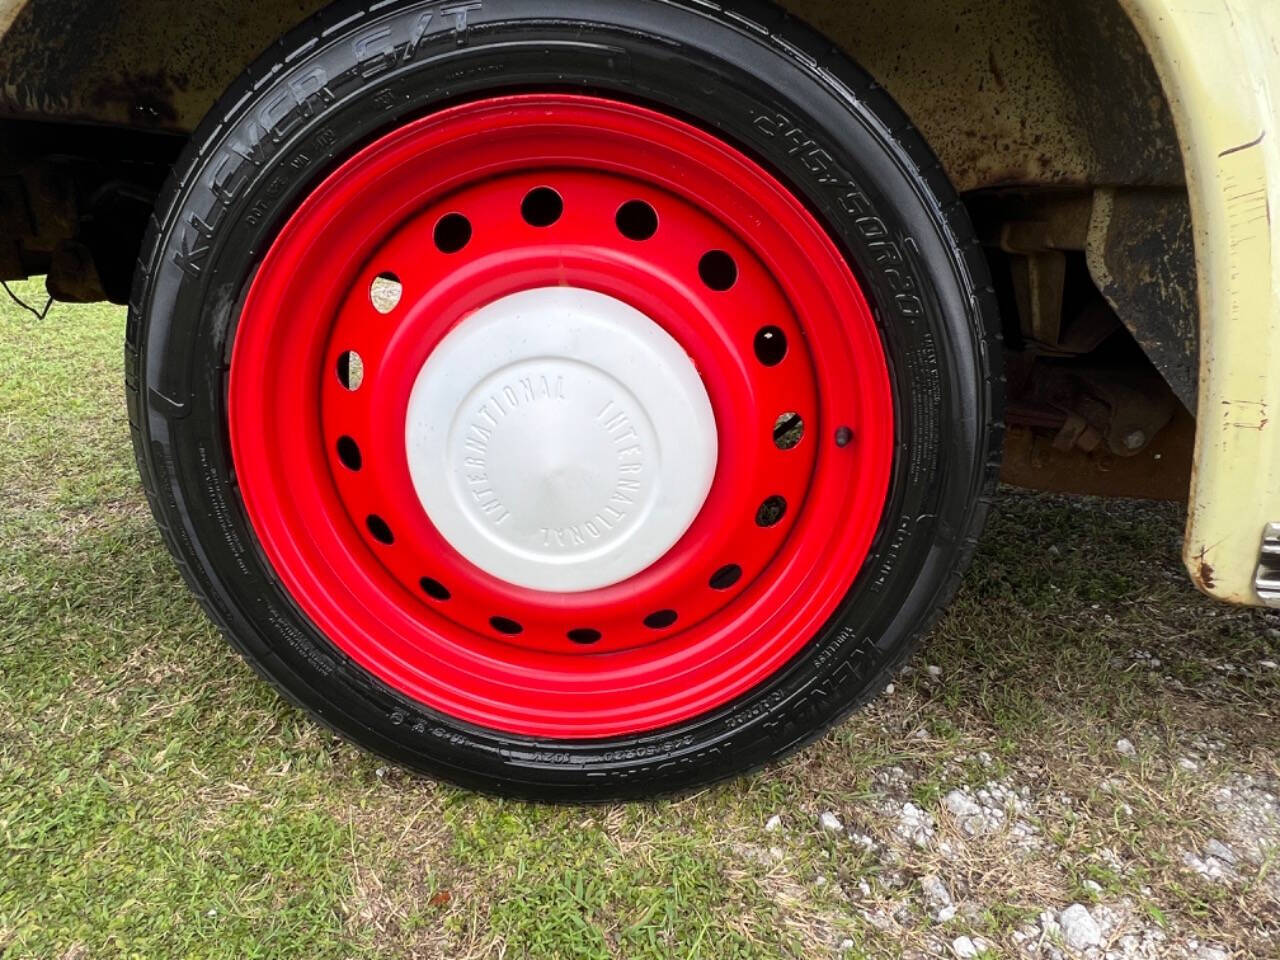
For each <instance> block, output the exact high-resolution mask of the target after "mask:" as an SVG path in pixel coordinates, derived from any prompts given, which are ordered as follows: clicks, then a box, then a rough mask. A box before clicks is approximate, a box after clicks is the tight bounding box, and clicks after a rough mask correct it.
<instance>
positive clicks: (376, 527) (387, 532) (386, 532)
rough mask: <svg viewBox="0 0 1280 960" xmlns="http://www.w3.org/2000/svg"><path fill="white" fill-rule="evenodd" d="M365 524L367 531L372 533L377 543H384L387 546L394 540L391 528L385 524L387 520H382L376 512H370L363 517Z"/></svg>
mask: <svg viewBox="0 0 1280 960" xmlns="http://www.w3.org/2000/svg"><path fill="white" fill-rule="evenodd" d="M365 526H367V527H368V528H369V533H371V534H372V535H373V539H375V540H377V541H378V542H379V543H385V544H386V545H387V546H391V544H393V543H395V542H396V538H395V534H393V533H392V532H391V528H390V527H389V526H387V521H385V520H383V519H382V518H381V517H380V516H378V515H377V514H376V513H371V514H369V516H368V517H367V518H366V519H365Z"/></svg>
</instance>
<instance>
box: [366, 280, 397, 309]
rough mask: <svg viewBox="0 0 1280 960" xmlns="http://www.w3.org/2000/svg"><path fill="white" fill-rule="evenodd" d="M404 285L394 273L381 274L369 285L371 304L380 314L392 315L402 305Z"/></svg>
mask: <svg viewBox="0 0 1280 960" xmlns="http://www.w3.org/2000/svg"><path fill="white" fill-rule="evenodd" d="M403 296H404V284H402V283H401V282H400V278H399V277H397V276H396V275H395V274H394V273H380V274H378V275H377V276H376V277H374V278H373V283H371V284H370V285H369V302H370V303H372V304H373V309H375V310H377V311H378V312H379V313H390V312H391V311H392V310H394V309H395V308H396V307H398V306H399V305H400V298H401V297H403Z"/></svg>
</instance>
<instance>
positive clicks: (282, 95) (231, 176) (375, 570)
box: [126, 0, 1002, 800]
mask: <svg viewBox="0 0 1280 960" xmlns="http://www.w3.org/2000/svg"><path fill="white" fill-rule="evenodd" d="M374 6H375V7H377V8H378V9H377V10H376V12H369V11H368V10H366V9H365V7H364V6H363V5H361V4H355V3H345V2H344V3H339V4H337V5H335V6H333V7H331V8H329V9H328V10H326V11H325V12H323V13H322V14H320V15H318V16H317V17H316V18H315V19H313V20H312V21H311V22H309V23H307V24H306V25H304V26H303V27H301V28H300V29H298V30H297V31H296V32H294V33H293V34H291V35H290V36H288V37H287V38H286V39H285V40H283V41H282V42H281V43H280V44H278V45H277V46H276V47H275V48H274V49H272V50H270V51H269V52H268V53H267V54H265V55H264V57H263V58H262V59H261V60H260V61H259V62H258V63H257V64H256V65H255V66H254V67H253V68H252V69H251V70H250V71H249V72H248V74H247V75H246V76H245V77H244V78H243V79H242V80H241V81H239V82H238V83H237V84H236V86H235V87H234V88H233V89H231V90H230V91H229V92H228V93H227V94H226V96H225V97H224V98H223V100H222V101H221V103H220V104H219V105H218V106H217V107H216V108H215V109H214V111H213V112H212V114H211V115H210V117H209V118H208V119H207V120H206V121H205V123H204V125H203V127H202V128H201V129H200V130H199V131H198V133H197V134H196V135H195V137H194V138H193V141H192V144H191V147H190V148H189V150H188V151H187V153H186V155H185V157H184V158H183V160H181V161H180V163H179V165H178V167H177V170H176V172H175V175H174V177H173V179H172V181H171V183H170V185H169V186H168V188H167V189H166V192H165V194H164V195H163V197H162V198H161V200H160V203H159V205H158V208H157V212H156V214H155V217H154V219H153V223H152V229H151V231H150V234H149V236H148V240H147V244H146V249H145V251H144V255H143V259H142V263H141V265H140V268H139V272H138V277H137V280H136V283H135V288H134V296H133V300H132V304H131V313H130V324H129V333H128V345H127V349H126V359H127V366H128V384H129V397H130V402H131V414H132V421H133V424H134V427H135V439H136V451H137V457H138V461H139V465H140V468H141V472H142V476H143V479H144V483H145V486H146V488H147V490H148V491H149V494H150V497H151V501H152V505H153V509H154V511H155V514H156V517H157V519H158V521H159V523H160V526H161V528H162V529H163V531H164V533H165V535H166V537H167V539H168V542H169V545H170V547H171V548H172V550H173V553H174V555H175V556H176V558H177V560H178V563H179V565H180V566H181V568H182V570H183V572H184V574H185V576H186V578H187V580H188V582H189V583H190V585H191V587H192V589H193V590H194V591H195V592H196V593H197V594H198V596H199V597H200V599H201V601H202V602H203V603H204V605H205V607H206V608H207V610H208V611H209V613H210V615H211V616H212V617H213V618H214V619H215V620H216V621H217V622H218V623H219V624H220V625H221V627H222V628H223V629H224V631H225V632H226V634H227V635H228V637H229V638H230V640H231V641H232V642H233V643H234V644H235V645H236V646H237V647H238V648H239V649H240V651H241V652H242V653H243V654H244V656H245V657H246V658H247V659H248V660H249V662H250V663H252V664H253V665H254V666H255V667H256V668H257V669H258V670H259V671H260V672H261V673H262V674H263V675H264V676H266V677H267V678H268V679H269V680H271V681H272V682H273V683H274V684H275V685H276V686H277V687H278V688H279V689H280V690H281V691H283V692H284V693H285V694H286V695H287V696H289V697H290V698H291V699H292V700H294V701H295V702H296V703H298V704H300V705H302V706H303V707H304V708H306V709H307V710H309V711H310V712H311V713H312V714H314V715H315V716H316V717H317V718H319V719H320V720H321V721H323V722H324V723H326V724H328V725H329V726H331V727H332V728H334V729H335V730H338V731H340V732H341V733H343V734H344V735H346V736H348V737H350V738H351V739H353V740H355V741H356V742H358V743H360V744H361V745H363V746H364V747H366V748H368V749H370V750H372V751H375V752H377V753H379V754H381V755H384V756H386V757H388V758H390V759H392V760H394V761H397V762H399V763H402V764H404V765H406V766H408V767H412V768H415V769H418V770H421V771H425V772H427V773H430V774H432V775H436V776H439V777H443V778H447V779H449V780H452V781H455V782H458V783H461V784H465V785H469V786H472V787H476V788H480V789H484V790H490V791H497V792H502V793H507V794H511V795H517V796H523V797H531V798H541V799H569V800H583V799H597V800H599V799H606V798H618V797H637V796H646V795H653V794H657V793H663V792H670V791H674V790H680V789H684V788H688V787H690V786H693V785H697V784H702V783H706V782H709V781H713V780H717V779H721V778H724V777H727V776H730V775H734V774H737V773H740V772H742V771H745V770H748V769H751V768H755V767H758V766H760V765H762V764H765V763H767V762H769V761H771V760H773V759H775V758H777V757H779V756H781V755H783V754H785V753H786V752H787V751H789V750H792V749H794V748H796V747H797V746H799V745H802V744H804V743H806V742H809V741H811V740H812V739H814V738H815V737H817V736H818V735H819V734H820V733H821V732H822V731H824V730H825V729H826V728H828V727H829V726H830V725H831V724H832V723H834V722H835V721H837V720H838V719H839V718H840V717H842V716H843V715H845V714H846V713H847V712H849V711H850V710H852V709H853V708H855V707H856V706H857V705H859V704H861V703H863V702H865V701H866V700H867V699H868V698H870V697H871V696H873V695H874V694H875V693H877V692H879V690H880V689H881V688H882V687H883V685H884V684H885V683H886V682H887V680H888V678H889V677H890V675H891V672H892V670H893V669H894V668H895V666H896V665H898V664H899V663H900V662H901V661H902V659H903V658H904V657H905V656H906V654H907V653H908V652H909V650H910V648H911V645H912V643H913V641H914V640H915V639H916V638H917V637H918V636H919V635H920V633H921V631H923V630H924V629H926V628H927V626H928V625H929V624H930V622H931V620H932V618H933V617H934V616H935V615H936V613H937V612H938V611H939V609H940V608H941V607H942V606H943V605H944V604H945V602H946V601H947V600H948V599H949V598H950V596H951V595H952V593H953V591H954V590H955V588H956V586H957V583H958V580H959V577H960V575H961V571H962V569H963V568H964V566H965V564H966V563H967V561H968V559H969V557H970V555H971V553H972V549H973V546H974V543H975V538H976V537H977V535H978V532H979V529H980V527H981V524H982V521H983V519H984V516H985V513H986V509H987V504H988V499H989V496H990V494H991V491H992V486H993V483H994V480H995V476H996V451H997V450H998V446H999V431H998V423H999V417H1000V410H999V403H1000V396H1001V385H1002V381H1001V380H1000V377H999V375H998V372H997V371H996V370H995V369H994V368H995V364H996V359H995V357H996V349H995V347H996V344H995V336H996V334H995V331H996V330H997V323H996V318H995V307H994V300H993V296H992V293H991V290H990V287H989V282H988V278H987V275H986V268H985V265H984V261H983V259H982V255H981V253H980V251H979V248H978V246H977V243H976V241H975V239H974V237H973V234H972V230H971V227H970V225H969V223H968V220H967V218H966V215H965V213H964V210H963V208H962V207H961V205H960V204H959V202H958V201H957V200H956V197H955V196H954V194H953V192H952V191H951V189H950V187H949V186H948V185H947V182H946V180H945V177H944V176H943V174H942V172H941V170H940V168H939V166H938V164H937V162H936V161H935V160H934V159H933V157H932V156H931V154H930V153H929V151H928V149H927V148H926V146H925V145H924V143H923V141H922V140H921V138H920V137H919V135H918V134H916V133H915V132H914V131H913V130H912V129H911V127H910V126H909V124H908V123H907V122H906V121H905V119H904V118H903V116H902V115H901V114H900V112H899V111H898V110H897V109H896V108H895V107H894V106H893V104H892V103H891V102H890V101H889V100H888V98H887V97H886V95H885V94H884V92H883V91H882V90H879V89H878V88H877V87H876V86H875V85H874V84H873V83H872V82H871V81H870V80H869V79H868V78H867V77H866V76H865V75H864V74H862V73H861V72H860V71H859V70H858V69H857V68H856V67H855V66H854V65H852V64H850V63H849V62H848V61H847V60H845V59H843V58H842V57H841V56H840V55H839V54H837V53H835V52H833V51H832V50H831V49H830V47H829V46H827V45H826V44H824V43H823V42H822V41H821V40H820V38H818V37H817V36H815V35H814V34H813V33H811V32H809V31H808V30H807V29H804V28H802V27H801V26H800V25H798V24H797V23H795V22H794V21H792V20H790V19H788V18H787V17H786V16H784V15H783V14H781V13H780V12H778V11H777V10H776V9H774V8H773V7H770V6H767V5H764V4H760V3H742V4H735V5H733V7H732V8H731V9H728V10H725V11H723V12H719V11H714V10H711V9H709V8H708V7H707V6H706V5H703V4H699V3H695V2H693V0H688V2H676V0H606V2H602V0H590V2H585V0H555V2H543V0H485V2H484V3H483V5H482V4H480V3H465V4H453V5H446V6H443V7H442V6H440V5H439V4H437V3H409V2H406V3H399V4H394V5H391V6H390V7H388V6H387V5H385V4H379V5H374Z"/></svg>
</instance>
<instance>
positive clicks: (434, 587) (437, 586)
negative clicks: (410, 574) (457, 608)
mask: <svg viewBox="0 0 1280 960" xmlns="http://www.w3.org/2000/svg"><path fill="white" fill-rule="evenodd" d="M418 586H420V587H422V592H423V593H425V594H426V595H427V596H428V597H430V598H431V599H432V600H439V601H441V602H442V603H443V602H444V601H445V600H448V599H449V598H450V597H452V596H453V594H451V593H450V592H449V588H448V587H446V586H445V585H444V584H443V583H441V582H440V581H439V580H433V579H432V578H431V577H423V578H422V579H421V580H419V581H418Z"/></svg>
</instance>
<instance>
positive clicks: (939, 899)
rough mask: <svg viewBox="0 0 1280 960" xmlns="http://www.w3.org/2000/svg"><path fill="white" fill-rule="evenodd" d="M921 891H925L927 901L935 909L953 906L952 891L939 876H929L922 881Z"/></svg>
mask: <svg viewBox="0 0 1280 960" xmlns="http://www.w3.org/2000/svg"><path fill="white" fill-rule="evenodd" d="M920 889H921V890H923V891H924V897H925V900H927V901H928V903H929V906H931V907H934V908H935V909H941V908H942V907H949V906H951V903H952V900H951V891H950V890H948V889H947V885H946V884H945V883H943V882H942V878H941V877H939V876H938V875H937V874H932V873H931V874H929V875H928V876H927V877H925V878H924V879H923V880H921V881H920Z"/></svg>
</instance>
